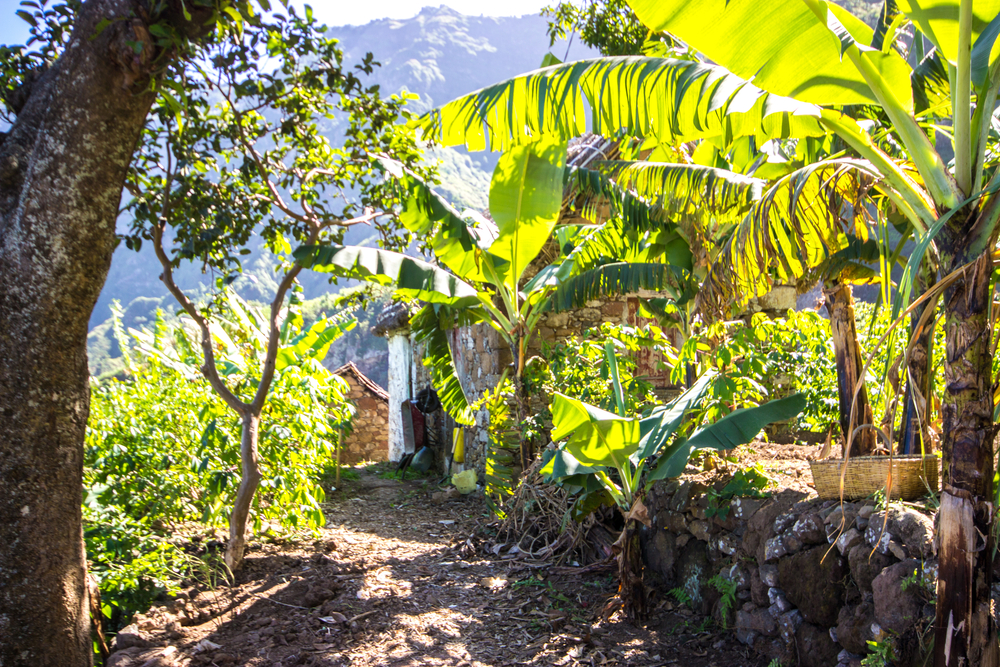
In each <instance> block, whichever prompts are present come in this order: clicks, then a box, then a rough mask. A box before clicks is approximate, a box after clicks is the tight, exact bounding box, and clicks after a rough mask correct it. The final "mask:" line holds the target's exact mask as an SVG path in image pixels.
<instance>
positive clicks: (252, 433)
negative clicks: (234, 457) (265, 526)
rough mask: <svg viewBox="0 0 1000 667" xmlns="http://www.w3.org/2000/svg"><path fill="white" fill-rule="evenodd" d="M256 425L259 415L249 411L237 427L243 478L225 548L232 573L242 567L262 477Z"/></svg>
mask: <svg viewBox="0 0 1000 667" xmlns="http://www.w3.org/2000/svg"><path fill="white" fill-rule="evenodd" d="M259 425H260V415H259V414H254V413H252V412H247V413H246V414H244V415H243V418H242V421H241V424H240V462H241V463H242V468H243V475H242V477H241V478H240V488H239V491H237V492H236V502H235V503H234V504H233V513H232V514H231V515H230V516H229V544H228V545H226V566H227V567H228V568H229V569H230V570H233V571H235V570H237V569H239V567H240V565H242V564H243V553H244V549H245V547H246V534H247V519H248V518H249V516H250V505H251V503H253V496H254V494H255V493H256V492H257V487H258V486H260V480H261V478H262V477H263V476H262V475H261V473H260V466H259V465H258V463H257V461H258V454H257V432H258V427H259Z"/></svg>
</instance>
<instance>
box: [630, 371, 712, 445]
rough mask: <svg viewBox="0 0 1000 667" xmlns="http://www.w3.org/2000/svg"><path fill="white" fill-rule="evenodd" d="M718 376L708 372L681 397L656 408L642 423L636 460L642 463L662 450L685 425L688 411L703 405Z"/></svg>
mask: <svg viewBox="0 0 1000 667" xmlns="http://www.w3.org/2000/svg"><path fill="white" fill-rule="evenodd" d="M716 375H717V373H716V371H714V370H708V371H706V372H705V373H704V374H703V375H702V376H701V377H699V378H698V380H697V381H696V382H695V383H694V384H693V385H691V386H690V387H689V388H687V389H685V390H684V392H683V393H682V394H681V395H680V396H678V397H677V398H675V399H674V400H672V401H670V402H669V403H667V404H666V405H664V406H660V407H657V408H654V409H653V411H652V413H650V415H649V417H646V418H645V419H643V420H642V421H641V422H640V427H639V432H640V433H641V434H642V439H641V440H640V441H639V448H638V450H637V451H636V453H635V460H637V461H641V460H642V459H645V458H649V457H650V456H653V455H654V454H656V453H657V452H658V451H660V448H661V447H663V445H665V444H666V443H667V440H669V439H670V438H671V437H672V436H673V435H674V433H676V432H677V429H678V428H680V426H681V424H682V423H684V417H685V415H687V413H688V411H689V410H690V409H691V408H693V407H695V406H696V405H698V404H699V403H701V400H702V399H703V398H704V397H705V393H706V392H707V391H708V389H709V387H711V386H712V382H713V381H714V380H715V377H716Z"/></svg>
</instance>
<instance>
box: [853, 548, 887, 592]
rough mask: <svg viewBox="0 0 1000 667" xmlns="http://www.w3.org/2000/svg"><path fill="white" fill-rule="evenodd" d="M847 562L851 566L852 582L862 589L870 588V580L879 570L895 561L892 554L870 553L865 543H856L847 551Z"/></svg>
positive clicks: (873, 578)
mask: <svg viewBox="0 0 1000 667" xmlns="http://www.w3.org/2000/svg"><path fill="white" fill-rule="evenodd" d="M847 562H848V563H849V564H850V567H851V577H852V578H853V579H854V583H856V584H857V585H858V588H860V589H861V590H863V591H867V590H871V587H872V581H874V580H875V577H877V576H878V574H879V572H881V571H882V570H884V569H885V568H887V567H889V566H890V565H892V564H893V563H895V562H896V559H895V558H893V557H892V556H889V555H885V554H880V553H879V552H877V551H876V552H874V553H872V549H871V547H869V546H868V545H867V544H858V545H856V546H854V547H852V548H851V550H850V551H848V552H847Z"/></svg>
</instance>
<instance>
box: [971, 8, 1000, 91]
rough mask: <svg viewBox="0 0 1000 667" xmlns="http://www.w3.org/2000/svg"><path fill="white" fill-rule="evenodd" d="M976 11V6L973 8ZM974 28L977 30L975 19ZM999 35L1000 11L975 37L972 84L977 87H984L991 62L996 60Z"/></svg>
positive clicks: (999, 47)
mask: <svg viewBox="0 0 1000 667" xmlns="http://www.w3.org/2000/svg"><path fill="white" fill-rule="evenodd" d="M973 12H975V8H973ZM973 30H975V19H973ZM997 35H1000V13H998V14H997V15H996V16H994V17H993V20H992V21H990V22H989V23H988V24H987V25H986V27H984V28H983V31H982V32H981V33H979V36H978V37H973V46H972V58H971V62H970V65H971V68H972V84H973V85H974V86H976V87H977V88H982V87H983V85H985V83H986V75H987V74H988V73H989V70H990V63H992V62H993V61H994V60H996V57H997V52H998V50H1000V44H997Z"/></svg>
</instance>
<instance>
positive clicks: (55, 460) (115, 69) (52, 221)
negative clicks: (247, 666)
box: [0, 0, 202, 667]
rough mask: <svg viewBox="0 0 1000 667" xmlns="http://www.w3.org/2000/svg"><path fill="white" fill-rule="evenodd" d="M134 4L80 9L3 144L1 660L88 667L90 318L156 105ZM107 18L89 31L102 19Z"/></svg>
mask: <svg viewBox="0 0 1000 667" xmlns="http://www.w3.org/2000/svg"><path fill="white" fill-rule="evenodd" d="M168 6H171V7H172V4H169V3H168ZM133 9H134V3H133V2H130V1H128V0H89V1H88V2H86V3H84V4H83V5H82V7H81V8H80V10H79V15H78V16H77V19H76V25H75V27H74V31H73V36H72V38H71V42H70V44H69V47H68V48H67V49H66V51H65V53H64V54H63V55H62V56H60V57H59V59H58V60H57V61H56V62H55V64H54V65H53V66H52V67H51V68H50V69H48V70H47V71H46V72H44V73H43V74H41V75H40V76H39V77H38V78H37V79H36V80H35V81H34V83H33V84H32V86H31V88H30V89H26V90H24V91H22V93H23V95H21V96H20V97H21V98H22V99H26V102H25V103H24V105H23V107H22V108H20V109H15V111H17V120H16V122H15V123H14V125H13V126H12V127H11V129H10V133H9V134H8V135H6V136H5V137H3V141H2V143H0V664H2V665H5V666H6V665H11V666H13V665H31V666H32V667H46V666H50V665H51V666H52V667H75V666H77V665H89V664H91V650H92V645H91V638H90V637H91V634H90V620H89V616H88V604H87V580H86V558H85V554H84V546H83V536H82V523H81V509H80V506H81V496H82V475H83V439H84V432H85V428H86V424H87V416H88V410H89V399H90V389H89V385H88V378H89V372H88V369H87V323H88V320H89V318H90V314H91V311H92V310H93V308H94V304H95V303H96V301H97V297H98V294H99V293H100V291H101V287H102V286H103V285H104V279H105V277H106V275H107V271H108V267H109V266H110V264H111V254H112V251H113V250H114V248H115V244H116V237H115V220H116V218H117V217H118V207H119V204H120V200H121V192H122V187H123V184H124V180H125V173H126V170H127V169H128V165H129V162H130V161H131V158H132V152H133V150H134V148H135V145H136V142H137V140H138V137H139V133H140V131H141V129H142V126H143V123H144V121H145V118H146V114H147V112H148V111H149V108H150V105H151V104H152V102H153V94H152V93H150V92H148V90H149V86H148V84H149V79H148V74H149V72H148V71H147V68H148V67H149V62H150V61H151V60H152V58H154V57H155V55H156V48H155V46H154V45H153V44H152V43H151V42H150V41H149V33H148V32H147V31H146V30H144V29H143V27H142V26H141V22H140V20H139V19H137V18H134V16H135V15H134V13H133ZM177 10H178V17H179V15H180V7H179V6H178V7H177ZM116 18H117V19H119V20H116V21H112V22H111V23H110V24H109V25H108V26H107V27H106V28H105V29H104V30H103V31H102V32H101V33H100V34H99V35H98V34H97V30H96V29H97V26H98V24H99V22H100V21H101V20H102V19H116ZM178 21H180V19H179V18H178ZM178 25H179V22H178ZM199 26H200V24H199ZM198 29H199V30H202V28H201V27H199V28H198ZM135 43H139V44H141V45H142V46H143V51H142V54H141V56H137V55H136V51H135V50H133V48H132V46H130V44H135ZM0 136H2V135H0Z"/></svg>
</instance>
